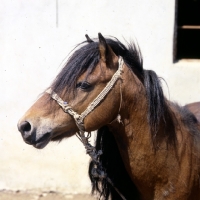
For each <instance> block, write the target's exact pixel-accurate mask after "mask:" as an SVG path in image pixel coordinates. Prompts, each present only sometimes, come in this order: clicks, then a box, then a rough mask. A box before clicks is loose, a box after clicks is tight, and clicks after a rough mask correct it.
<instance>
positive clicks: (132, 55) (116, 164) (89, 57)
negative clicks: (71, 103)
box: [51, 38, 176, 200]
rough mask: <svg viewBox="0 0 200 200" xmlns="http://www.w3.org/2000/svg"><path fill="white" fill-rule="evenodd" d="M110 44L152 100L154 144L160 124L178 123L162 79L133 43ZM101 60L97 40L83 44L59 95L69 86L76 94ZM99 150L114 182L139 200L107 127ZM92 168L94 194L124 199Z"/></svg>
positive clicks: (59, 82) (60, 81) (58, 85)
mask: <svg viewBox="0 0 200 200" xmlns="http://www.w3.org/2000/svg"><path fill="white" fill-rule="evenodd" d="M106 42H107V44H108V45H109V46H110V47H111V48H112V50H113V51H114V53H115V54H116V55H117V56H121V57H122V58H123V60H124V62H125V63H126V65H127V66H128V67H129V68H130V69H131V70H132V71H133V73H134V74H135V75H136V76H137V77H138V78H139V79H140V80H141V82H142V83H143V84H144V87H145V89H146V97H147V101H148V113H147V119H148V122H149V127H150V130H151V135H152V141H153V143H154V141H155V138H156V135H157V133H158V131H159V129H158V127H159V125H160V123H163V124H164V125H165V126H166V129H168V127H167V121H169V120H171V124H172V125H173V124H174V122H173V120H172V119H173V116H172V113H171V111H170V109H169V106H168V105H167V103H166V100H165V97H164V95H163V90H162V87H161V83H160V79H159V78H158V76H157V75H156V73H155V72H154V71H151V70H144V69H143V60H142V56H141V53H140V50H139V48H138V47H137V45H135V44H134V43H133V42H132V43H130V44H128V45H127V46H125V45H124V44H122V43H121V42H120V41H119V40H117V39H116V38H107V39H106ZM99 59H100V54H99V43H98V41H97V40H94V42H87V41H85V42H83V43H81V44H80V45H79V46H78V49H77V50H75V51H74V53H73V54H72V56H71V57H70V58H69V59H68V61H67V64H66V65H65V66H64V68H63V69H62V70H61V72H60V73H59V74H58V76H57V77H56V79H55V81H54V82H53V83H52V85H51V88H52V90H53V91H55V92H56V93H58V94H59V93H60V92H62V91H65V89H66V87H67V90H68V91H70V90H71V91H75V88H76V84H77V78H78V77H79V76H80V75H81V74H83V73H84V72H86V71H87V73H88V74H90V73H91V72H92V71H93V70H94V68H95V67H96V65H97V63H98V62H99ZM169 132H170V135H166V136H165V137H166V138H167V139H168V142H169V143H170V144H175V141H176V134H175V129H174V127H173V126H172V128H171V129H170V131H167V133H168V134H169ZM144 134H145V133H144ZM96 148H97V150H99V149H103V155H101V157H100V160H101V162H102V165H103V167H104V168H105V170H106V172H107V174H108V177H110V178H111V179H112V181H113V182H114V184H115V185H116V187H117V188H118V189H119V190H120V191H121V192H122V193H123V195H124V196H125V197H126V198H127V199H137V198H138V192H137V189H136V187H135V185H134V184H133V182H132V181H131V180H130V177H129V176H128V174H127V172H126V170H125V167H124V164H123V162H122V158H121V156H120V153H119V150H118V148H117V145H116V142H115V139H114V137H113V136H112V133H110V131H109V130H108V127H106V126H104V127H102V128H100V129H99V130H98V133H97V140H96ZM92 167H93V163H92V162H91V163H90V167H89V175H90V178H91V181H92V185H93V186H92V188H93V189H92V191H93V192H94V191H97V192H99V193H100V194H101V195H102V198H103V199H104V200H107V199H108V198H109V197H111V199H114V200H120V199H121V197H120V196H119V195H118V194H117V193H116V191H115V190H114V189H113V188H112V186H111V185H110V184H109V183H108V182H107V181H106V180H99V179H94V178H93V177H92V176H91V170H92Z"/></svg>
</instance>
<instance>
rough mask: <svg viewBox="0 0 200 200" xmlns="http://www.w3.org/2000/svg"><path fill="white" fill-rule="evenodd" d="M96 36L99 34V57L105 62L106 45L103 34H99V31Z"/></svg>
mask: <svg viewBox="0 0 200 200" xmlns="http://www.w3.org/2000/svg"><path fill="white" fill-rule="evenodd" d="M98 36H99V52H100V57H101V59H102V60H103V61H104V62H106V54H107V49H108V45H107V43H106V40H105V38H104V37H103V35H101V33H99V34H98Z"/></svg>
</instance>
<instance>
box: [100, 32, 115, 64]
mask: <svg viewBox="0 0 200 200" xmlns="http://www.w3.org/2000/svg"><path fill="white" fill-rule="evenodd" d="M98 35H99V52H100V58H101V60H102V61H104V62H106V63H107V64H111V63H112V64H113V60H114V59H115V58H117V56H116V55H115V53H114V52H113V50H112V48H111V47H110V46H109V45H108V44H107V43H106V40H105V38H104V37H103V36H102V34H101V33H99V34H98Z"/></svg>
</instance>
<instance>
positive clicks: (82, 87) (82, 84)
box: [76, 81, 91, 90]
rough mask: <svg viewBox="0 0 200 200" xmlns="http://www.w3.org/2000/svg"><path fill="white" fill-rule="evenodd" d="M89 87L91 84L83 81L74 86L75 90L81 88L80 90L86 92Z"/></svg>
mask: <svg viewBox="0 0 200 200" xmlns="http://www.w3.org/2000/svg"><path fill="white" fill-rule="evenodd" d="M90 87H91V84H90V83H88V82H87V81H84V82H79V83H77V85H76V88H81V89H82V90H87V89H89V88H90Z"/></svg>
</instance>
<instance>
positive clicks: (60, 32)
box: [0, 0, 200, 193]
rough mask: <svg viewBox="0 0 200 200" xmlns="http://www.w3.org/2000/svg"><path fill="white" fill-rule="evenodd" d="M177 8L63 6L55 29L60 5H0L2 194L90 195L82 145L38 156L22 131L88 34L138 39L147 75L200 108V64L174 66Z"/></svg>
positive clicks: (142, 0) (128, 0)
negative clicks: (26, 118)
mask: <svg viewBox="0 0 200 200" xmlns="http://www.w3.org/2000/svg"><path fill="white" fill-rule="evenodd" d="M174 1H175V0H171V1H166V0H134V1H133V0H124V1H120V0H109V1H106V0H101V1H97V0H93V1H92V0H85V1H80V0H73V1H69V0H58V26H56V0H51V1H50V0H42V1H41V0H29V1H25V0H1V4H0V97H1V98H0V109H1V111H0V127H1V131H0V190H1V189H11V190H17V189H20V190H25V189H28V190H35V189H40V190H57V191H62V192H65V193H85V192H89V191H90V182H89V179H88V176H87V167H88V160H89V159H88V157H87V156H86V155H85V151H84V149H83V147H82V145H81V144H80V142H79V141H78V139H77V138H76V137H72V138H70V139H68V140H64V141H62V142H61V143H60V144H57V143H53V144H49V145H48V146H47V147H46V148H45V149H43V150H36V149H34V148H33V147H31V146H28V145H27V144H25V143H24V142H23V141H22V138H21V136H20V134H19V132H18V131H17V127H16V124H17V121H18V120H19V118H20V117H21V116H22V115H23V113H24V112H25V111H26V110H27V108H29V106H30V105H31V104H32V103H33V102H34V101H35V100H36V99H37V96H38V95H39V94H40V93H41V92H42V91H43V90H44V89H45V88H46V87H47V86H48V85H49V84H50V83H51V81H52V80H53V78H54V77H55V75H56V74H57V73H58V71H59V70H60V68H61V67H60V65H61V62H62V60H63V59H64V58H66V56H67V54H68V53H69V52H70V50H72V49H73V48H74V46H75V45H76V44H77V43H79V42H82V41H83V40H85V38H84V35H85V34H86V33H87V34H89V35H90V37H96V36H97V34H98V32H101V33H102V34H103V35H112V36H115V37H117V38H118V39H120V40H122V41H124V40H123V38H125V39H126V40H127V41H129V40H130V39H137V42H138V44H139V45H140V47H141V50H142V53H143V57H144V68H146V69H153V70H155V71H156V72H157V73H158V74H159V75H161V76H162V77H164V78H165V80H166V81H167V83H168V87H169V91H170V99H171V100H176V101H178V102H180V103H181V104H184V103H187V102H192V101H198V100H200V87H199V86H200V64H199V62H193V63H187V62H182V63H181V62H180V63H178V64H173V63H172V55H173V52H172V49H173V31H174V13H175V11H174V9H175V6H174V5H175V2H174ZM165 89H166V86H165Z"/></svg>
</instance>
